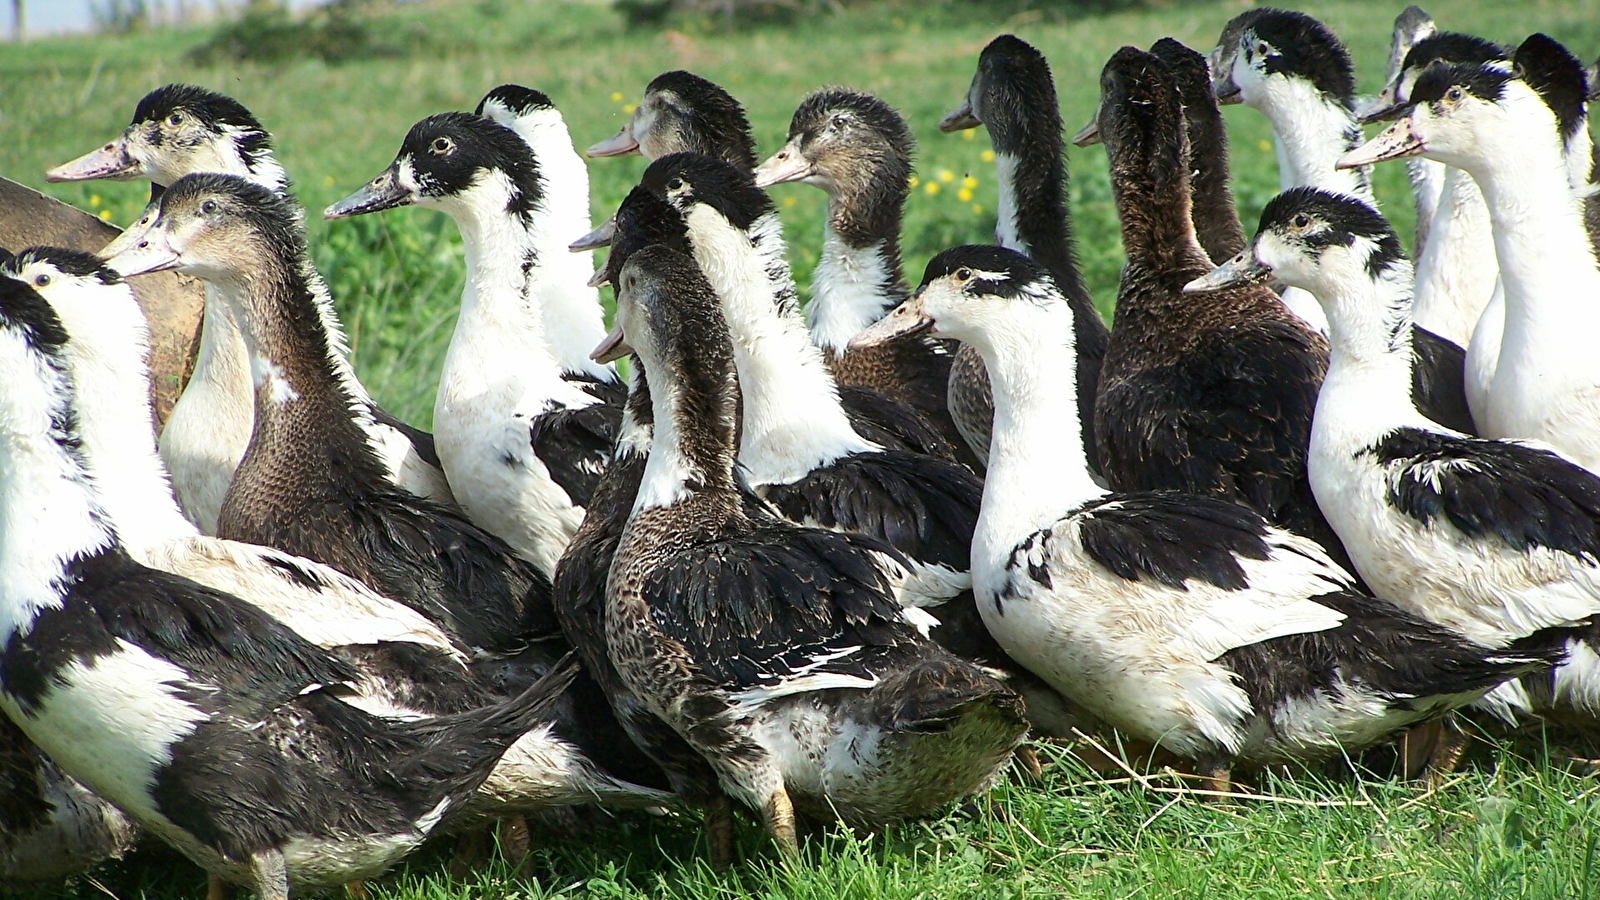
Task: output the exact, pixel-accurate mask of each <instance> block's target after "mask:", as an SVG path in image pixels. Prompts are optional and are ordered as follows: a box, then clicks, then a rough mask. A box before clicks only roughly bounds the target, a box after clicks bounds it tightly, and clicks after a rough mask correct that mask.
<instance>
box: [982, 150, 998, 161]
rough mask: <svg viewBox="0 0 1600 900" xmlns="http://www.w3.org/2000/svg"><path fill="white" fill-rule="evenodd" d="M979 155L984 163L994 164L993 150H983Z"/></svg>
mask: <svg viewBox="0 0 1600 900" xmlns="http://www.w3.org/2000/svg"><path fill="white" fill-rule="evenodd" d="M979 155H980V156H981V157H982V159H983V161H984V162H994V151H993V150H985V151H983V153H981V154H979Z"/></svg>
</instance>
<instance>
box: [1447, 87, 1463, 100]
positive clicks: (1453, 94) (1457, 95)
mask: <svg viewBox="0 0 1600 900" xmlns="http://www.w3.org/2000/svg"><path fill="white" fill-rule="evenodd" d="M1445 97H1447V98H1449V100H1450V102H1452V103H1454V102H1456V101H1458V100H1460V99H1461V88H1458V87H1453V88H1451V89H1450V91H1449V92H1448V93H1446V94H1445Z"/></svg>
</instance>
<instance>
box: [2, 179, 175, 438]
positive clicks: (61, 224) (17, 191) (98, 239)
mask: <svg viewBox="0 0 1600 900" xmlns="http://www.w3.org/2000/svg"><path fill="white" fill-rule="evenodd" d="M120 233H121V232H120V230H119V229H117V228H116V227H115V226H112V225H108V224H106V223H105V222H102V221H100V220H99V219H97V218H95V217H94V216H92V215H90V214H88V213H86V212H84V211H83V210H81V209H78V208H77V207H73V206H68V205H67V204H65V203H62V202H61V201H59V200H56V199H54V198H52V197H46V196H45V195H44V194H41V193H39V192H38V191H36V190H34V189H32V188H30V187H27V186H25V185H21V184H18V183H16V182H15V181H11V180H9V179H6V178H0V247H4V248H6V249H7V250H10V251H12V252H16V251H18V250H22V249H24V248H26V247H36V246H39V245H48V246H52V247H69V248H72V249H75V250H87V251H89V252H91V253H94V252H98V251H99V250H100V248H101V247H104V246H105V245H106V244H109V243H111V239H112V238H115V237H116V236H117V235H118V234H120ZM128 283H129V284H131V285H133V293H134V295H135V296H136V297H138V298H139V305H140V306H142V307H144V314H145V317H146V318H148V319H149V320H150V373H151V378H150V395H151V400H152V401H153V402H154V404H155V413H156V428H157V429H159V428H160V427H161V425H162V423H164V422H166V421H167V414H168V413H169V412H171V411H172V404H173V403H174V402H175V401H176V400H177V399H178V394H179V393H180V392H181V391H182V390H183V386H184V385H185V384H187V383H188V381H189V373H190V372H191V371H193V369H194V355H195V351H196V350H197V349H198V348H199V345H200V310H201V307H202V306H203V305H204V303H205V287H204V285H203V284H202V283H201V282H200V281H199V280H198V279H195V278H189V277H187V276H184V275H179V274H177V273H175V272H158V273H156V274H153V275H140V276H139V277H138V278H131V279H129V280H128Z"/></svg>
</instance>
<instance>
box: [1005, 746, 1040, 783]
mask: <svg viewBox="0 0 1600 900" xmlns="http://www.w3.org/2000/svg"><path fill="white" fill-rule="evenodd" d="M1013 755H1014V756H1015V757H1016V760H1017V765H1019V766H1021V767H1022V773H1023V780H1024V781H1029V782H1034V781H1040V780H1042V779H1043V778H1044V766H1043V765H1041V764H1040V762H1039V751H1037V750H1035V749H1033V746H1032V745H1031V744H1019V745H1018V746H1017V749H1016V750H1015V751H1014V753H1013Z"/></svg>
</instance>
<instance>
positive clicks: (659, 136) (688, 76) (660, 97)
mask: <svg viewBox="0 0 1600 900" xmlns="http://www.w3.org/2000/svg"><path fill="white" fill-rule="evenodd" d="M629 153H638V154H640V155H642V156H644V158H645V159H659V158H661V157H663V156H666V155H667V154H669V153H700V154H704V155H706V156H714V157H717V158H718V159H721V160H724V161H726V162H728V163H729V164H731V165H734V166H737V167H739V168H741V169H743V170H745V171H746V172H748V171H750V170H752V169H754V168H755V165H756V152H755V141H754V140H752V139H751V137H750V121H749V119H747V118H746V117H745V114H744V107H742V106H740V105H739V101H737V100H735V99H733V95H731V94H729V93H728V92H727V91H725V90H723V89H722V88H721V87H720V86H718V85H717V84H715V83H713V82H711V81H707V80H706V79H704V78H701V77H700V76H699V75H695V74H694V73H692V72H685V71H682V70H676V71H672V72H663V73H662V74H660V75H657V76H656V77H655V78H654V79H652V80H651V81H650V83H649V84H648V85H646V86H645V89H644V96H643V97H642V98H640V100H639V105H638V106H636V107H634V110H633V115H632V117H631V118H629V119H628V122H627V124H626V125H623V126H622V129H621V130H620V131H618V132H617V133H616V134H615V135H612V136H611V137H609V138H607V139H606V140H603V141H601V142H600V143H598V144H595V145H594V146H592V147H590V148H589V150H588V155H589V156H625V155H627V154H629Z"/></svg>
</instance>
